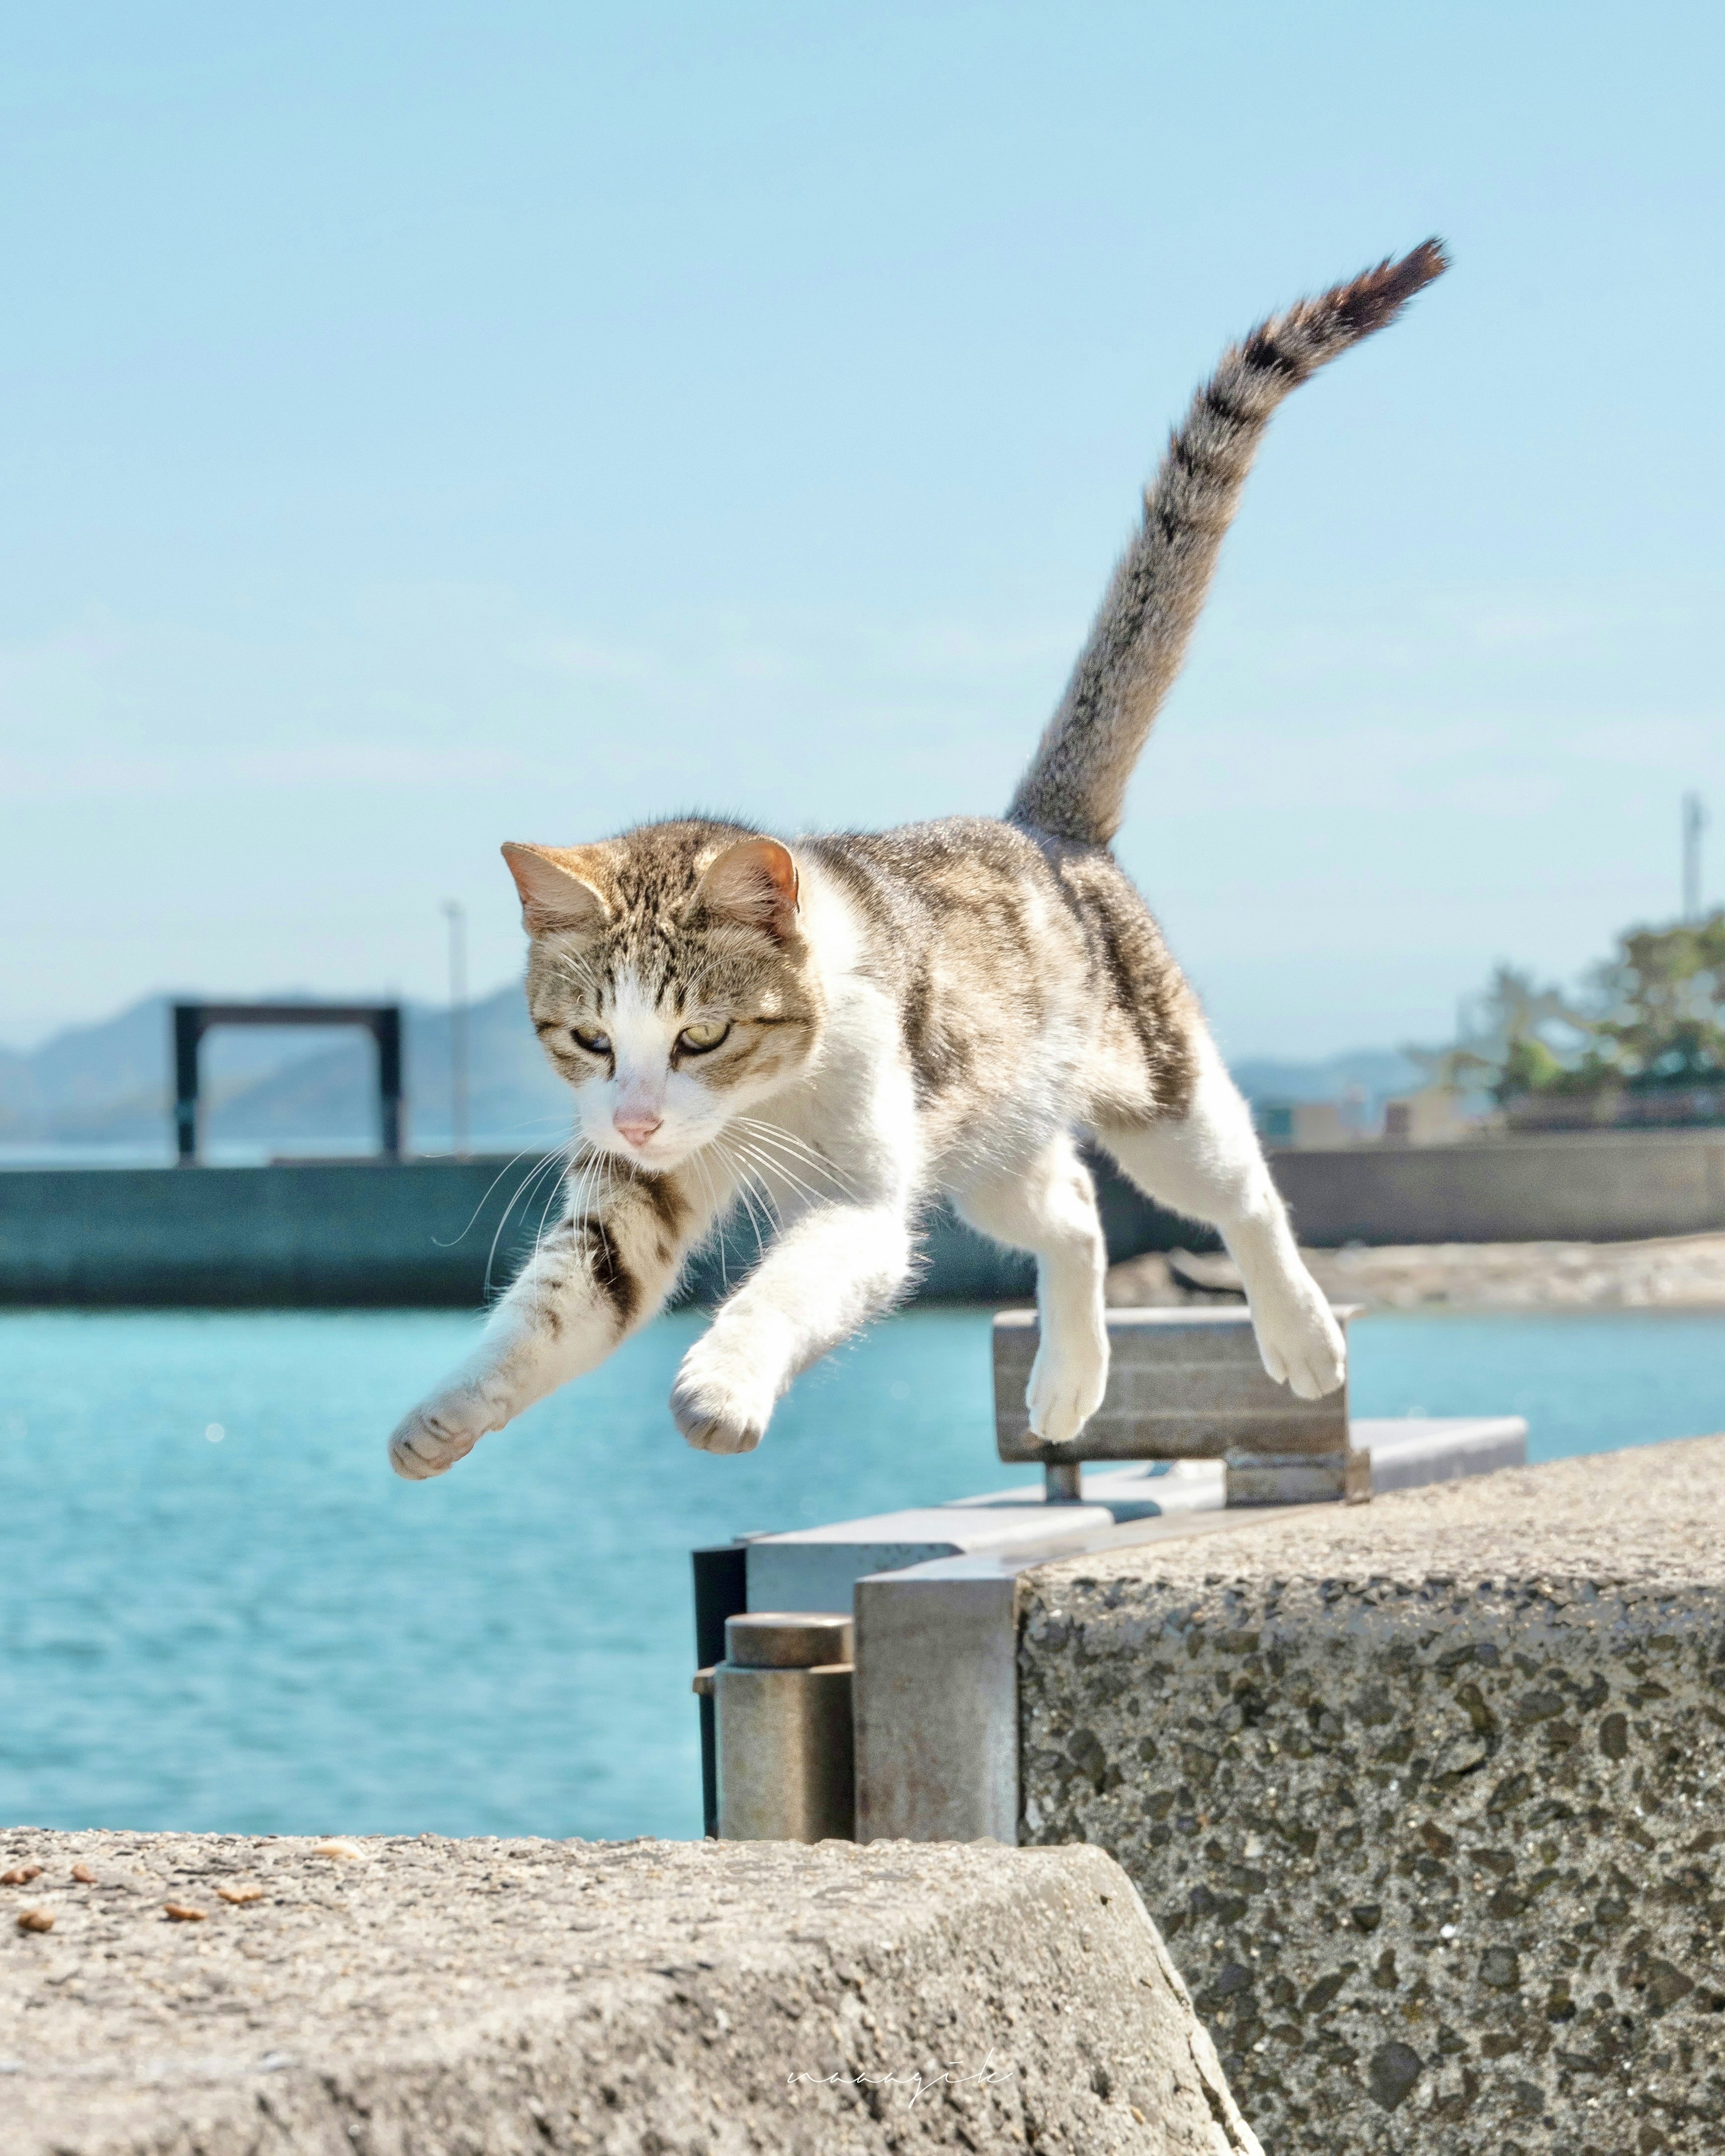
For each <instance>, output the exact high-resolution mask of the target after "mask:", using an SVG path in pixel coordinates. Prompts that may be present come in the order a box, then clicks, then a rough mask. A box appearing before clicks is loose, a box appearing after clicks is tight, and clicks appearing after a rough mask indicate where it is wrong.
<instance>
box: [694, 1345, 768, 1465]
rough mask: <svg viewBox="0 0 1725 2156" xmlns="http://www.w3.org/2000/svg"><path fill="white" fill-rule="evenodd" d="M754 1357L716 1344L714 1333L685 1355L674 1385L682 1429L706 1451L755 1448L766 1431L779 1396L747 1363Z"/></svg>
mask: <svg viewBox="0 0 1725 2156" xmlns="http://www.w3.org/2000/svg"><path fill="white" fill-rule="evenodd" d="M748 1362H749V1358H748V1357H747V1354H746V1353H737V1351H736V1350H734V1349H732V1350H729V1351H727V1350H726V1347H725V1345H724V1343H723V1342H721V1343H720V1344H719V1345H718V1346H717V1347H715V1346H714V1345H713V1336H712V1335H711V1333H709V1334H708V1335H707V1337H706V1339H705V1340H697V1341H696V1343H695V1345H694V1346H693V1347H691V1349H690V1350H689V1353H687V1354H686V1355H685V1357H684V1358H683V1363H682V1367H681V1368H680V1370H679V1371H678V1372H677V1382H676V1383H675V1385H673V1386H672V1388H671V1397H670V1409H671V1414H672V1415H673V1417H674V1418H675V1421H676V1425H677V1428H678V1429H679V1430H681V1431H682V1433H683V1435H684V1436H685V1437H686V1438H687V1439H688V1440H689V1442H690V1444H691V1445H694V1446H696V1448H697V1449H698V1450H701V1451H702V1452H752V1451H753V1450H754V1449H755V1447H756V1446H757V1445H758V1444H759V1443H760V1442H761V1440H762V1438H763V1437H764V1436H765V1435H767V1424H768V1422H769V1421H770V1420H771V1419H772V1415H773V1402H774V1401H775V1400H776V1399H777V1398H778V1394H777V1393H776V1392H773V1391H772V1390H770V1389H767V1388H765V1387H763V1386H762V1383H761V1381H760V1379H759V1378H758V1377H757V1376H756V1375H755V1374H754V1373H752V1371H751V1370H750V1369H749V1368H748V1367H747V1365H748Z"/></svg>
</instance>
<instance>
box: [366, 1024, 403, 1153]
mask: <svg viewBox="0 0 1725 2156" xmlns="http://www.w3.org/2000/svg"><path fill="white" fill-rule="evenodd" d="M372 1031H373V1032H374V1033H375V1034H376V1035H377V1093H378V1100H379V1106H380V1108H381V1111H382V1114H381V1123H382V1127H381V1130H380V1133H379V1135H380V1137H381V1138H382V1153H383V1158H384V1159H385V1160H399V1159H400V1158H401V1154H402V1111H401V1090H402V1088H401V1062H402V1057H401V1008H400V1006H399V1005H398V1004H389V1005H388V1006H386V1007H385V1008H384V1009H382V1010H380V1011H379V1012H378V1013H377V1016H376V1017H375V1018H374V1019H372Z"/></svg>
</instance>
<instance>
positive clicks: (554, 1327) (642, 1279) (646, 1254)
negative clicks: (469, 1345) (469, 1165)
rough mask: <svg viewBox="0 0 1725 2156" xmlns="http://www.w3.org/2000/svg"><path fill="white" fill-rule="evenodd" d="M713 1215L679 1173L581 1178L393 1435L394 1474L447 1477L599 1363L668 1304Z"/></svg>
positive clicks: (605, 1171)
mask: <svg viewBox="0 0 1725 2156" xmlns="http://www.w3.org/2000/svg"><path fill="white" fill-rule="evenodd" d="M707 1181H708V1183H711V1174H710V1175H709V1177H708V1178H707ZM712 1212H713V1202H712V1199H711V1197H710V1196H708V1195H706V1194H705V1193H703V1194H702V1195H701V1196H699V1197H697V1195H696V1191H695V1189H694V1188H692V1187H691V1185H690V1184H689V1183H686V1182H685V1180H684V1178H681V1177H680V1176H679V1175H677V1174H675V1173H672V1174H669V1175H649V1174H646V1173H644V1172H642V1171H640V1170H639V1169H634V1168H630V1167H629V1166H628V1165H627V1164H626V1163H622V1162H612V1161H607V1162H606V1163H604V1164H603V1166H601V1167H600V1168H598V1170H597V1172H595V1171H594V1170H593V1169H592V1168H591V1167H589V1168H583V1169H581V1170H578V1171H577V1172H576V1173H574V1174H573V1175H572V1177H571V1178H570V1189H569V1192H568V1193H567V1198H566V1204H565V1210H564V1213H563V1215H562V1219H560V1220H559V1222H558V1224H557V1227H556V1228H555V1229H552V1231H551V1232H550V1233H548V1234H547V1235H544V1236H543V1237H542V1240H541V1242H540V1245H539V1247H538V1249H537V1250H536V1251H535V1252H534V1254H533V1256H532V1258H531V1260H530V1261H529V1262H528V1264H527V1265H526V1266H525V1267H524V1269H523V1270H522V1271H521V1276H520V1277H519V1278H518V1279H517V1280H516V1282H515V1283H514V1285H513V1286H511V1289H510V1291H509V1292H508V1294H507V1295H506V1296H504V1298H503V1300H502V1301H501V1302H500V1303H499V1304H498V1306H497V1307H496V1309H495V1311H494V1312H492V1313H491V1317H490V1321H489V1322H488V1323H487V1324H486V1327H485V1332H484V1333H483V1334H482V1336H481V1337H480V1342H479V1344H478V1346H477V1347H475V1350H474V1352H473V1353H472V1354H471V1355H470V1356H469V1357H468V1358H467V1360H466V1361H465V1363H462V1365H461V1366H460V1368H459V1369H457V1370H454V1371H453V1372H452V1373H450V1375H449V1377H448V1378H445V1379H444V1382H443V1383H442V1384H441V1385H439V1387H438V1389H437V1390H436V1391H435V1392H434V1393H432V1394H430V1395H429V1397H428V1398H427V1399H424V1400H422V1401H421V1402H420V1404H419V1405H418V1407H416V1408H415V1409H413V1412H412V1413H411V1414H408V1415H407V1416H406V1417H405V1418H404V1419H403V1421H402V1423H401V1424H400V1426H399V1427H398V1429H397V1430H396V1432H395V1435H393V1437H392V1438H391V1439H390V1440H389V1460H390V1465H391V1466H393V1468H394V1470H395V1471H396V1473H397V1474H398V1475H401V1476H405V1477H406V1478H407V1479H408V1481H416V1482H417V1481H423V1480H424V1478H425V1477H426V1476H430V1475H441V1474H443V1473H444V1471H445V1470H446V1469H448V1468H450V1467H453V1466H454V1464H455V1462H456V1461H457V1460H460V1459H463V1458H465V1455H467V1454H468V1453H470V1452H471V1451H472V1450H473V1448H474V1446H475V1445H477V1444H478V1443H479V1441H480V1438H482V1437H483V1436H485V1434H486V1432H487V1431H489V1430H501V1429H502V1427H503V1425H504V1424H506V1423H507V1422H511V1421H513V1420H514V1419H515V1418H516V1415H518V1414H521V1412H522V1410H523V1409H526V1408H530V1407H531V1406H532V1404H533V1403H534V1402H535V1401H536V1400H541V1399H544V1397H545V1396H546V1394H547V1393H551V1392H554V1391H555V1390H556V1389H557V1387H558V1386H559V1385H562V1384H565V1383H567V1381H568V1380H569V1379H570V1378H578V1377H579V1376H580V1375H581V1374H582V1373H583V1371H585V1370H591V1369H592V1368H593V1367H594V1366H595V1364H597V1363H602V1362H603V1360H604V1359H605V1358H606V1356H608V1354H609V1353H611V1351H612V1349H613V1348H614V1347H616V1346H617V1345H618V1344H619V1342H620V1341H622V1340H623V1339H624V1338H625V1337H627V1335H628V1334H629V1333H630V1332H634V1330H635V1328H636V1327H638V1326H640V1325H643V1324H644V1323H645V1322H646V1321H647V1320H648V1319H649V1317H652V1316H653V1315H654V1313H655V1312H656V1311H657V1310H658V1309H659V1308H660V1306H661V1304H662V1303H663V1302H664V1301H665V1296H667V1295H668V1294H669V1293H670V1289H671V1286H672V1285H673V1283H674V1282H675V1279H676V1276H677V1273H678V1270H679V1268H680V1265H681V1264H682V1261H683V1257H684V1254H685V1252H686V1251H687V1250H688V1249H689V1248H690V1245H691V1244H692V1243H693V1242H694V1241H696V1240H697V1239H698V1238H699V1237H700V1236H701V1235H702V1234H703V1233H705V1231H706V1228H707V1226H708V1224H709V1223H710V1221H711V1218H712Z"/></svg>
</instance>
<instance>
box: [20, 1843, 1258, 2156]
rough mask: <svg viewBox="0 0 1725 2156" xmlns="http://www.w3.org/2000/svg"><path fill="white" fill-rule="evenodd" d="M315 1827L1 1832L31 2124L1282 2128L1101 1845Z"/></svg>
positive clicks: (25, 2133) (1076, 2142)
mask: <svg viewBox="0 0 1725 2156" xmlns="http://www.w3.org/2000/svg"><path fill="white" fill-rule="evenodd" d="M319 1847H320V1845H317V1844H315V1843H311V1842H308V1841H300V1840H263V1841H254V1840H249V1839H246V1838H242V1837H235V1836H224V1835H128V1834H50V1833H45V1832H37V1831H33V1830H11V1831H4V1832H0V1872H12V1871H19V1870H23V1871H28V1870H29V1869H30V1868H31V1867H33V1866H39V1867H40V1869H39V1872H38V1873H37V1874H36V1876H33V1877H30V1878H28V1879H25V1880H23V1881H17V1882H15V1883H12V1884H6V1885H0V2151H3V2152H4V2156H241V2153H242V2152H244V2156H302V2152H305V2156H309V2152H316V2153H317V2156H336V2152H340V2156H444V2152H460V2156H494V2153H495V2156H528V2152H534V2156H542V2152H547V2151H558V2152H570V2153H571V2156H575V2152H582V2151H593V2152H603V2156H733V2152H742V2151H745V2150H747V2151H751V2152H756V2151H786V2152H793V2156H850V2152H858V2153H859V2156H860V2152H865V2151H867V2152H875V2151H886V2150H889V2149H890V2150H893V2151H904V2152H910V2151H915V2150H921V2149H931V2150H932V2149H968V2150H973V2151H976V2150H993V2149H997V2148H1001V2149H1007V2148H1029V2149H1037V2150H1049V2151H1055V2150H1058V2151H1060V2152H1063V2156H1067V2152H1074V2151H1081V2152H1086V2156H1089V2152H1114V2151H1122V2152H1124V2151H1128V2150H1130V2151H1134V2152H1149V2153H1150V2156H1199V2152H1202V2156H1234V2153H1235V2152H1238V2156H1261V2151H1260V2150H1259V2144H1258V2143H1257V2142H1256V2140H1255V2139H1254V2138H1253V2137H1252V2134H1251V2133H1250V2130H1249V2129H1248V2128H1246V2127H1245V2124H1244V2123H1243V2122H1242V2121H1241V2119H1240V2114H1239V2112H1237V2111H1236V2110H1235V2107H1234V2104H1233V2102H1232V2100H1231V2098H1230V2096H1229V2094H1228V2092H1227V2088H1226V2085H1225V2083H1224V2081H1223V2079H1222V2076H1221V2073H1220V2071H1219V2067H1218V2066H1217V2065H1216V2062H1215V2054H1214V2050H1213V2049H1212V2047H1211V2046H1210V2044H1209V2038H1208V2037H1207V2036H1206V2035H1205V2034H1204V2030H1203V2029H1202V2028H1201V2027H1200V2026H1199V2024H1198V2023H1197V2022H1196V2020H1194V2016H1193V2014H1192V2010H1191V2005H1190V2002H1189V1999H1188V1998H1187V1996H1186V1994H1185V1991H1184V1989H1183V1986H1182V1984H1181V1983H1180V1980H1179V1978H1178V1975H1176V1974H1175V1973H1174V1971H1173V1968H1172V1966H1171V1964H1170V1963H1169V1962H1168V1958H1167V1955H1166V1953H1165V1950H1164V1949H1163V1946H1162V1943H1161V1941H1160V1940H1159V1939H1158V1937H1157V1935H1156V1933H1155V1929H1154V1928H1153V1925H1152V1924H1151V1923H1150V1922H1149V1921H1148V1919H1147V1917H1146V1916H1145V1914H1144V1912H1143V1908H1142V1904H1141V1903H1140V1902H1139V1901H1138V1898H1137V1895H1136V1894H1135V1892H1133V1890H1132V1886H1131V1885H1130V1883H1129V1882H1128V1881H1127V1879H1126V1878H1125V1877H1124V1876H1123V1875H1122V1873H1121V1871H1119V1869H1118V1868H1117V1866H1115V1865H1114V1863H1113V1862H1112V1861H1111V1860H1110V1859H1109V1858H1108V1857H1107V1856H1105V1855H1104V1854H1103V1853H1102V1852H1101V1851H1100V1850H1093V1849H1072V1850H1061V1851H1018V1850H1008V1849H1004V1848H1001V1847H999V1846H998V1845H992V1844H990V1845H969V1846H963V1847H961V1846H955V1845H916V1846H913V1845H910V1844H908V1843H902V1842H899V1843H880V1844H876V1845H873V1846H871V1847H870V1848H866V1849H859V1848H857V1847H855V1845H852V1844H850V1843H835V1842H826V1843H823V1844H821V1845H819V1846H817V1847H815V1848H813V1849H803V1848H798V1847H795V1846H793V1845H788V1844H783V1843H753V1844H747V1843H743V1844H724V1845H721V1844H717V1843H698V1842H697V1843H686V1842H651V1841H644V1842H634V1843H623V1844H614V1843H613V1844H606V1843H580V1842H575V1843H560V1842H545V1841H493V1840H477V1841H444V1840H437V1839H435V1838H434V1837H431V1836H424V1837H421V1838H419V1839H417V1840H374V1841H364V1842H359V1843H355V1844H350V1845H347V1848H348V1849H349V1850H351V1851H352V1852H353V1853H352V1854H343V1853H336V1854H326V1855H320V1854H319V1853H318V1850H319ZM74 1865H77V1866H81V1867H82V1869H83V1871H85V1873H87V1874H88V1875H89V1876H88V1878H86V1879H78V1878H74V1876H73V1871H72V1867H73V1866H74ZM223 1889H226V1890H227V1893H228V1896H244V1895H247V1894H249V1893H250V1892H252V1890H260V1891H258V1892H256V1893H255V1896H254V1898H250V1899H240V1900H232V1899H227V1898H224V1897H223ZM169 1904H172V1905H173V1906H174V1907H177V1908H179V1909H181V1910H182V1911H183V1910H195V1911H200V1912H203V1914H202V1917H201V1919H200V1918H198V1917H189V1918H182V1919H181V1920H176V1919H175V1918H174V1917H173V1916H172V1915H171V1914H170V1913H169V1909H168V1905H169ZM27 1912H39V1915H38V1917H37V1918H36V1921H37V1922H41V1921H42V1920H43V1919H44V1918H47V1917H52V1919H53V1924H52V1928H51V1929H48V1930H42V1929H28V1928H20V1925H19V1923H18V1918H19V1917H21V1916H23V1915H25V1914H26V1913H27ZM918 2076H922V2082H921V2083H920V2084H919V2082H918ZM942 2076H950V2077H951V2078H949V2079H942V2078H941V2077H942Z"/></svg>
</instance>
